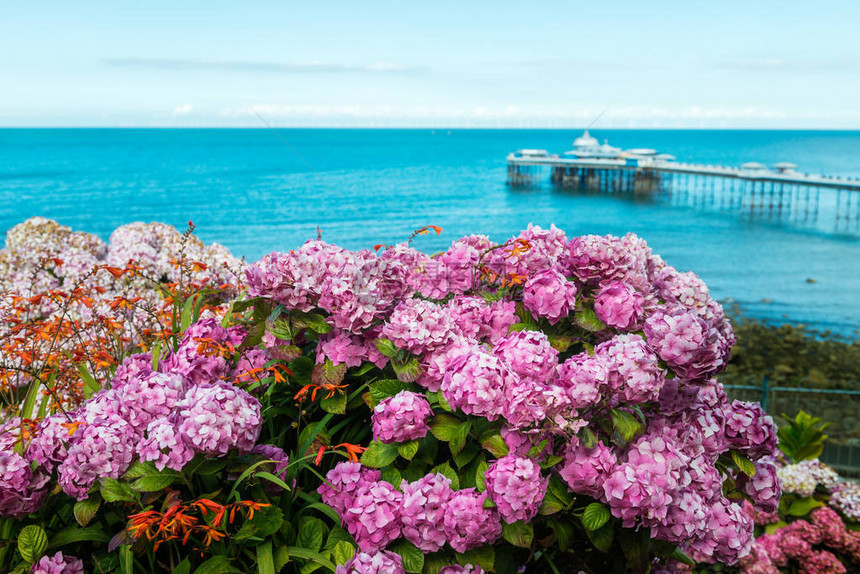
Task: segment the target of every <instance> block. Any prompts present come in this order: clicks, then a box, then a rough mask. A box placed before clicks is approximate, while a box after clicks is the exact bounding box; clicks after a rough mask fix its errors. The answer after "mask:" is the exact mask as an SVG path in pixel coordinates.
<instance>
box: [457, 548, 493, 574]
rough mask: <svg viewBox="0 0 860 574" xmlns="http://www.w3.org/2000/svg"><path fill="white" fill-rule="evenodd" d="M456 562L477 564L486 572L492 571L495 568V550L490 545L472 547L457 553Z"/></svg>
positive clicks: (461, 564) (462, 564) (465, 564)
mask: <svg viewBox="0 0 860 574" xmlns="http://www.w3.org/2000/svg"><path fill="white" fill-rule="evenodd" d="M457 563H459V564H460V566H467V565H469V564H473V565H478V566H480V567H481V568H483V569H484V570H486V571H487V572H492V571H494V570H495V569H496V551H495V549H494V548H493V547H492V546H481V547H479V548H473V549H471V550H467V551H466V552H463V553H462V554H460V553H458V554H457Z"/></svg>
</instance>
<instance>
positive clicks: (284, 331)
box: [0, 226, 780, 574]
mask: <svg viewBox="0 0 860 574" xmlns="http://www.w3.org/2000/svg"><path fill="white" fill-rule="evenodd" d="M422 231H426V230H422ZM130 232H134V230H130ZM141 241H142V240H141V239H139V238H138V239H134V240H133V241H131V240H130V241H129V242H127V243H123V245H125V247H124V249H126V251H127V252H128V253H132V255H131V257H132V258H134V257H136V256H138V255H136V253H137V251H135V250H144V251H146V247H145V246H143V245H138V244H139V243H140V242H141ZM112 244H113V241H112ZM378 248H379V249H378V252H374V251H366V250H362V251H350V250H346V249H343V248H340V247H338V246H336V245H331V244H328V243H325V242H323V241H321V240H314V241H309V242H307V243H305V244H304V245H303V246H301V247H300V248H298V249H296V250H294V251H290V252H287V253H274V254H271V255H268V256H266V257H264V258H262V259H261V260H260V261H258V262H257V263H254V264H252V265H249V266H248V267H247V269H246V271H245V278H244V279H245V283H246V285H247V293H246V295H245V296H244V297H242V298H240V299H239V300H237V301H235V302H233V304H232V306H231V308H230V309H229V310H228V311H226V312H225V313H224V315H223V317H212V316H208V315H205V314H201V313H200V312H199V309H195V308H194V306H193V304H191V306H190V307H189V308H190V309H192V311H191V313H190V317H191V319H190V320H189V321H182V322H177V324H176V325H175V329H174V331H173V333H172V334H171V337H170V338H169V339H168V340H166V341H164V342H158V343H153V344H149V345H146V348H144V349H142V350H143V351H145V352H143V353H140V352H138V353H135V354H130V355H129V356H127V357H126V358H125V360H124V361H122V363H121V364H120V365H119V366H118V367H117V368H116V369H115V371H114V372H113V374H112V376H111V377H110V378H109V380H107V381H106V383H105V385H104V388H101V389H99V388H97V387H98V384H97V381H96V384H95V385H94V386H93V388H92V389H91V391H90V393H89V394H90V396H89V398H88V399H87V400H86V401H85V402H84V403H83V404H81V405H80V406H77V407H76V408H74V409H69V410H64V411H62V412H58V413H55V414H51V415H50V416H46V417H44V418H43V420H41V422H39V423H38V424H35V425H33V424H31V423H30V422H29V421H30V417H31V415H32V414H33V409H32V406H33V403H34V402H35V397H36V394H37V391H38V389H39V387H40V381H36V382H35V383H33V384H31V385H30V387H29V389H30V390H31V391H32V392H28V393H27V399H25V405H24V408H22V410H21V418H20V419H14V420H11V421H9V423H8V424H7V426H6V427H4V433H3V434H2V435H0V436H3V437H7V438H3V439H0V441H3V442H0V451H2V453H0V467H2V468H4V469H6V470H5V471H4V472H3V473H2V479H0V509H2V510H0V512H2V513H3V514H4V515H5V516H9V517H13V518H8V519H7V520H6V521H5V522H4V523H3V525H2V526H0V538H4V539H9V540H14V539H17V541H18V549H17V550H14V551H10V550H9V549H8V548H0V567H2V566H3V565H4V564H12V565H17V566H16V567H17V568H19V570H20V569H21V568H33V569H34V571H36V570H35V568H38V567H41V566H40V565H41V563H42V562H43V561H44V562H45V564H46V566H45V568H46V569H47V568H50V567H53V566H51V564H53V562H51V561H57V560H69V561H71V560H73V558H71V557H73V556H74V557H76V558H74V559H81V560H82V561H83V565H84V568H85V570H86V571H94V572H95V571H114V570H116V571H124V572H129V571H141V572H151V571H161V570H165V571H179V572H191V571H194V569H198V570H196V571H200V572H215V571H217V572H226V571H233V570H231V569H237V570H238V571H243V572H247V571H252V570H256V571H259V572H275V571H279V570H284V569H292V570H291V571H296V572H299V571H301V572H311V571H314V570H328V571H332V572H334V571H336V572H339V573H356V574H363V573H371V572H386V573H387V572H390V573H401V572H403V573H405V572H409V573H411V574H417V573H425V572H426V573H427V574H436V573H439V572H445V573H453V572H499V573H513V572H521V571H534V572H546V571H559V572H567V571H572V572H576V571H580V570H582V571H587V572H609V571H625V570H627V571H632V572H643V573H644V572H647V571H649V570H653V569H657V568H676V567H678V565H679V564H684V563H686V564H692V559H691V558H690V556H691V555H692V556H695V557H696V558H697V559H699V560H704V561H711V562H718V563H722V564H729V565H730V564H736V563H738V561H740V560H742V559H745V557H747V556H748V555H749V554H750V550H751V547H752V543H753V529H754V520H753V518H752V515H751V513H750V512H749V511H748V510H745V505H750V506H751V507H752V508H756V509H758V510H760V511H761V512H772V511H773V510H774V509H775V508H776V505H777V501H778V498H779V492H780V488H779V478H778V471H777V469H776V466H775V464H774V463H773V460H772V459H773V455H774V454H775V447H776V428H775V426H774V424H773V421H772V420H771V419H770V417H768V416H767V415H766V414H765V413H764V412H763V411H762V410H761V408H760V407H759V406H758V405H757V404H752V403H743V402H739V401H734V402H730V401H729V400H728V399H727V398H726V396H725V393H724V392H723V390H722V387H721V385H720V384H719V383H718V382H717V380H716V378H715V377H716V375H717V374H718V373H719V372H720V371H721V370H722V369H723V367H724V366H725V364H726V361H727V359H728V356H729V352H730V350H731V347H732V345H733V343H734V337H733V334H732V330H731V327H730V324H729V322H728V321H727V320H726V318H725V316H724V315H723V312H722V309H721V307H720V306H719V304H717V303H716V302H715V301H713V300H712V299H711V298H710V296H709V294H708V290H707V288H706V287H705V285H704V284H703V283H702V282H701V281H700V280H699V279H698V278H697V277H696V276H695V275H693V274H689V273H679V272H677V271H676V270H675V269H674V268H672V267H671V266H669V265H668V264H667V263H665V262H664V261H663V260H662V259H661V258H660V257H659V256H658V255H656V254H654V253H652V252H651V250H650V249H649V248H648V246H647V245H646V243H645V242H644V241H643V240H642V239H640V238H638V237H636V236H634V235H627V236H625V237H620V238H619V237H612V236H584V237H576V238H572V239H569V238H568V237H566V236H565V234H564V232H562V231H561V230H559V229H557V228H555V227H551V228H550V229H548V230H545V229H541V228H539V227H534V226H529V228H528V229H526V230H524V231H523V232H522V233H521V234H520V235H518V236H517V237H514V238H512V239H510V240H509V241H506V242H503V243H500V244H496V243H493V242H491V241H490V240H489V239H488V238H487V237H484V236H468V237H464V238H462V239H459V240H457V241H455V242H453V243H452V245H451V247H450V248H449V249H448V250H446V251H445V252H443V253H440V254H436V255H435V256H429V255H426V254H424V253H422V252H420V251H418V250H417V249H415V248H414V247H413V246H412V242H411V240H410V242H407V243H404V244H400V245H396V246H389V247H385V246H378ZM153 249H156V250H157V247H153ZM126 251H123V252H122V253H126ZM147 253H148V251H147ZM141 256H142V255H141ZM122 257H125V255H122ZM191 300H192V301H193V298H192V299H191ZM179 303H180V304H182V305H183V306H184V302H183V301H180V302H179ZM90 384H92V383H90ZM34 389H35V390H34ZM30 397H33V399H30ZM28 404H29V408H28V406H27V405H28ZM45 414H48V413H45ZM6 509H8V510H6ZM25 526H26V528H30V527H31V526H32V527H34V528H38V529H40V530H41V533H42V534H45V536H46V538H47V543H46V544H40V543H39V542H38V540H37V539H38V538H39V537H38V536H35V535H33V536H31V535H29V534H28V535H27V536H24V537H23V538H22V535H23V533H24V527H25ZM36 534H38V533H36ZM56 549H62V550H63V552H64V553H65V552H66V551H68V552H69V554H68V555H66V554H63V555H60V556H59V557H57V555H54V556H53V558H52V557H50V556H49V553H50V552H52V551H55V550H56ZM21 571H24V570H21ZM46 571H50V570H46Z"/></svg>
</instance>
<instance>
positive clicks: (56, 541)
mask: <svg viewBox="0 0 860 574" xmlns="http://www.w3.org/2000/svg"><path fill="white" fill-rule="evenodd" d="M109 540H110V536H108V535H107V533H106V532H105V531H104V530H102V527H101V526H87V527H86V528H78V527H77V526H70V527H68V528H64V529H62V530H60V531H59V532H57V533H56V534H54V535H53V536H51V542H50V544H48V548H59V547H60V546H65V545H66V544H74V543H75V542H102V543H107V542H108V541H109Z"/></svg>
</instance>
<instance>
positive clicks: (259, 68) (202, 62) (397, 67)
mask: <svg viewBox="0 0 860 574" xmlns="http://www.w3.org/2000/svg"><path fill="white" fill-rule="evenodd" d="M102 63H104V64H106V65H108V66H112V67H118V68H155V69H161V70H183V71H188V70H218V71H233V72H274V73H291V74H324V73H329V74H331V73H356V72H365V73H377V74H402V73H409V72H416V71H418V70H419V68H416V67H411V66H404V65H401V64H395V63H392V62H373V63H370V64H342V63H341V64H338V63H331V62H321V61H310V62H272V61H266V60H207V59H205V58H133V57H128V58H125V57H123V58H103V59H102Z"/></svg>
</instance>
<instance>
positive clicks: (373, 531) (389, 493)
mask: <svg viewBox="0 0 860 574" xmlns="http://www.w3.org/2000/svg"><path fill="white" fill-rule="evenodd" d="M402 501H403V494H402V493H401V492H400V491H398V490H397V489H396V488H394V487H393V486H392V485H391V484H389V483H387V482H385V481H384V480H380V481H378V482H372V483H369V484H365V485H362V486H360V487H359V488H358V489H357V490H356V491H355V498H354V501H353V505H352V507H350V508H348V509H347V510H346V512H345V513H343V514H341V519H342V520H343V522H344V524H345V525H346V529H347V530H348V531H349V533H350V534H352V536H353V538H355V541H356V542H357V543H358V547H359V548H360V549H361V550H362V552H378V551H380V550H382V549H383V548H385V546H386V545H388V543H389V542H391V541H392V540H395V539H396V538H399V537H400V532H401V522H400V507H401V503H402Z"/></svg>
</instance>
